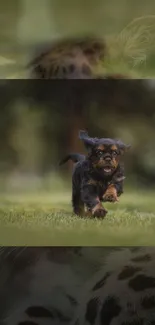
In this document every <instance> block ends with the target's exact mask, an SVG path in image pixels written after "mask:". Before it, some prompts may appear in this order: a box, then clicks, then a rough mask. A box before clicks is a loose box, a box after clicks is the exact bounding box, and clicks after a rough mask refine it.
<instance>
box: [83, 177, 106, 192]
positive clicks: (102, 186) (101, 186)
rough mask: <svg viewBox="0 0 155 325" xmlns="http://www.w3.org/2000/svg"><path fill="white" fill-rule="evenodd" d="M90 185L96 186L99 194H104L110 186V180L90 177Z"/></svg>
mask: <svg viewBox="0 0 155 325" xmlns="http://www.w3.org/2000/svg"><path fill="white" fill-rule="evenodd" d="M88 184H89V185H94V186H95V187H96V191H97V194H98V195H99V196H102V195H103V194H104V193H105V191H106V190H107V188H108V185H109V184H110V181H107V180H97V179H95V178H90V180H89V181H88Z"/></svg>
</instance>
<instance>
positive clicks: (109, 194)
mask: <svg viewBox="0 0 155 325" xmlns="http://www.w3.org/2000/svg"><path fill="white" fill-rule="evenodd" d="M103 201H106V202H118V201H119V200H118V197H117V191H116V189H115V187H114V186H110V187H109V188H108V189H107V191H106V192H105V194H104V195H103Z"/></svg>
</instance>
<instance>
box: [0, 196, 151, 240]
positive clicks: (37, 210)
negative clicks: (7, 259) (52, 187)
mask: <svg viewBox="0 0 155 325" xmlns="http://www.w3.org/2000/svg"><path fill="white" fill-rule="evenodd" d="M105 206H106V208H107V209H108V214H107V216H106V218H105V219H104V220H97V219H93V220H90V219H89V218H78V217H75V216H73V215H72V208H71V204H70V193H69V192H68V191H67V192H66V193H62V192H59V193H55V194H53V193H49V192H48V193H45V192H44V193H40V194H33V195H32V194H29V195H28V194H27V195H19V194H18V195H16V194H14V195H5V196H4V195H3V196H1V199H0V245H6V246H9V245H10V246H12V245H26V246H27V245H28V246H30V245H37V246H48V245H49V246H50V245H62V246H63V245H79V246H80V245H81V246H82V245H90V246H95V245H107V246H110V245H112V246H115V245H116V246H118V245H121V246H125V245H131V246H134V245H154V244H155V192H150V193H147V192H140V191H137V192H133V193H132V192H128V191H126V194H124V195H123V196H122V197H121V198H120V202H119V203H116V204H110V203H108V204H106V205H105Z"/></svg>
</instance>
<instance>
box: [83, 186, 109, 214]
mask: <svg viewBox="0 0 155 325" xmlns="http://www.w3.org/2000/svg"><path fill="white" fill-rule="evenodd" d="M81 199H82V201H83V203H84V204H85V205H86V207H87V208H88V210H89V211H90V212H91V214H92V215H93V216H94V217H98V218H101V217H105V215H106V214H107V210H106V209H105V208H104V207H103V206H102V203H101V202H100V200H99V197H98V195H97V188H96V186H95V185H91V184H88V183H83V184H82V187H81Z"/></svg>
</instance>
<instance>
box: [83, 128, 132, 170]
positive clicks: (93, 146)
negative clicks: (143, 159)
mask: <svg viewBox="0 0 155 325" xmlns="http://www.w3.org/2000/svg"><path fill="white" fill-rule="evenodd" d="M80 139H81V140H83V142H84V144H85V146H86V148H87V150H88V158H89V160H90V161H91V163H92V166H93V167H94V168H95V169H97V170H98V171H101V172H102V173H103V174H104V175H105V176H111V175H112V174H113V173H114V171H115V170H116V169H117V167H118V164H119V161H120V158H121V156H122V155H123V154H124V153H125V152H126V151H127V150H128V149H129V148H130V147H131V146H130V145H126V144H124V143H123V142H122V141H120V140H115V139H108V138H101V139H99V138H90V137H89V136H88V134H87V132H85V131H80Z"/></svg>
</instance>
